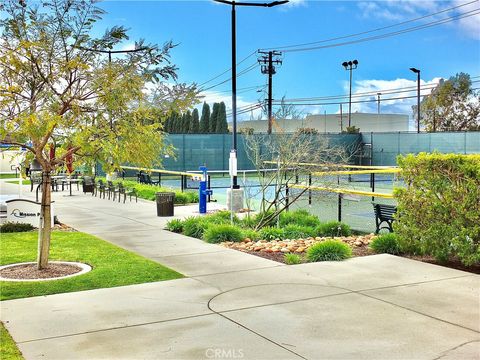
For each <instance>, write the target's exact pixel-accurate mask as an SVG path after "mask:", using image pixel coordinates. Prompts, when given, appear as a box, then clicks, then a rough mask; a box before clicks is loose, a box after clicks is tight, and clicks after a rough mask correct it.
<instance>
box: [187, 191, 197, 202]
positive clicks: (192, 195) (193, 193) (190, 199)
mask: <svg viewBox="0 0 480 360" xmlns="http://www.w3.org/2000/svg"><path fill="white" fill-rule="evenodd" d="M185 194H187V198H188V202H189V203H190V204H194V203H198V192H196V191H188V192H186V193H185Z"/></svg>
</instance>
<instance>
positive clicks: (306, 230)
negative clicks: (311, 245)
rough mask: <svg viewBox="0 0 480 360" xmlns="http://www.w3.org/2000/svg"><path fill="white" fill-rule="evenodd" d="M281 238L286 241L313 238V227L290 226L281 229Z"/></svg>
mask: <svg viewBox="0 0 480 360" xmlns="http://www.w3.org/2000/svg"><path fill="white" fill-rule="evenodd" d="M283 233H284V234H283V236H284V237H285V238H286V239H300V238H308V237H311V236H315V230H314V228H313V227H309V226H301V225H296V224H290V225H287V226H285V227H284V228H283Z"/></svg>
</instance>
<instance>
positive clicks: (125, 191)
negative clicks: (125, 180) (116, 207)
mask: <svg viewBox="0 0 480 360" xmlns="http://www.w3.org/2000/svg"><path fill="white" fill-rule="evenodd" d="M122 194H123V203H124V204H125V200H126V199H127V195H129V196H130V201H132V196H135V202H138V195H137V192H136V190H135V189H130V188H126V187H125V186H123V184H122V183H119V184H118V202H120V196H121V195H122Z"/></svg>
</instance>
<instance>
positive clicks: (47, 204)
mask: <svg viewBox="0 0 480 360" xmlns="http://www.w3.org/2000/svg"><path fill="white" fill-rule="evenodd" d="M42 180H43V182H42V207H41V212H40V228H39V229H38V259H37V267H38V270H42V269H44V268H45V267H47V265H48V255H49V253H50V234H51V230H52V212H51V203H52V196H51V195H52V193H51V186H50V185H51V177H50V172H48V171H44V172H43V173H42Z"/></svg>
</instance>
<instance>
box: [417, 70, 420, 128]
mask: <svg viewBox="0 0 480 360" xmlns="http://www.w3.org/2000/svg"><path fill="white" fill-rule="evenodd" d="M419 132H420V70H418V72H417V133H419Z"/></svg>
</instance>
